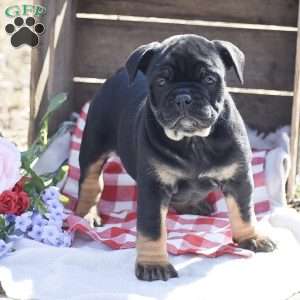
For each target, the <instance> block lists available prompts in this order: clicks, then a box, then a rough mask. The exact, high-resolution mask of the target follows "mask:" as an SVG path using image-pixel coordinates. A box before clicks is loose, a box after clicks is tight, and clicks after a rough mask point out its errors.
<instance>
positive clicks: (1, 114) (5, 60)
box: [0, 0, 32, 150]
mask: <svg viewBox="0 0 300 300" xmlns="http://www.w3.org/2000/svg"><path fill="white" fill-rule="evenodd" d="M31 2H32V1H26V3H27V4H30V3H31ZM15 4H16V1H15V0H1V1H0V13H1V18H0V28H1V30H0V99H1V105H0V132H1V134H2V135H3V136H5V137H6V138H8V139H9V140H11V141H13V142H14V143H16V144H17V145H18V146H19V148H20V149H21V150H24V149H26V146H27V131H28V124H29V84H30V52H31V48H30V47H29V46H27V45H25V46H24V45H23V46H21V47H19V48H14V47H12V46H11V44H10V37H9V35H8V34H7V33H6V32H5V30H4V27H5V25H6V24H7V23H10V22H11V18H8V17H6V16H5V14H4V10H5V9H6V8H7V7H8V6H10V5H15Z"/></svg>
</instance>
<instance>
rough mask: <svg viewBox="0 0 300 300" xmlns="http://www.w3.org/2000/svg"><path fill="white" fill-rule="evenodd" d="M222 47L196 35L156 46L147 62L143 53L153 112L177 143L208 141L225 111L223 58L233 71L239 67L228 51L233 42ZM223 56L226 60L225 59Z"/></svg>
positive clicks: (149, 54)
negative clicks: (197, 139) (196, 138)
mask: <svg viewBox="0 0 300 300" xmlns="http://www.w3.org/2000/svg"><path fill="white" fill-rule="evenodd" d="M218 43H219V41H215V43H214V42H211V41H209V40H207V39H205V38H202V37H199V36H194V35H188V36H175V37H172V38H169V39H167V40H165V41H163V42H162V43H155V45H153V44H154V43H152V44H151V48H153V47H154V48H155V50H151V51H148V53H147V55H148V57H147V55H145V54H143V56H144V57H143V64H144V67H143V64H141V63H140V62H139V68H140V70H142V71H143V72H144V74H145V75H146V78H147V81H148V84H149V91H150V97H149V102H150V107H151V109H152V111H153V113H154V116H155V118H156V120H157V121H158V123H159V124H160V125H161V126H162V128H163V129H164V132H165V134H166V135H167V136H168V137H169V138H170V139H172V140H176V141H179V140H181V139H182V138H184V137H191V136H200V137H207V136H208V135H209V134H210V132H211V129H212V127H213V125H214V124H215V123H216V121H217V120H218V117H219V115H220V113H221V112H222V109H223V105H224V88H225V80H224V77H225V66H226V63H224V58H225V59H228V61H229V63H228V65H229V66H230V64H231V66H232V65H233V64H234V63H233V60H232V56H231V54H229V52H228V51H227V48H224V46H223V44H224V43H228V42H223V44H222V46H221V51H220V50H219V49H218V48H217V46H216V45H219V44H218ZM229 44H230V45H229V47H233V50H232V52H231V53H233V55H235V53H234V51H236V53H237V55H239V56H240V58H241V60H243V54H242V52H240V50H239V49H238V48H237V47H235V46H234V45H233V44H231V43H229ZM225 46H226V47H227V46H228V45H227V44H225ZM222 51H223V52H222ZM144 53H146V52H144ZM153 53H154V54H153ZM220 53H221V54H220ZM222 53H223V54H224V57H221V56H222V55H223V54H222ZM147 60H148V61H149V60H150V62H147ZM242 63H243V62H242ZM130 64H132V62H130V63H129V64H128V65H129V74H130V73H133V74H134V72H130ZM133 65H134V64H133ZM141 65H142V67H141ZM231 66H230V67H231ZM242 67H243V66H242V64H241V68H240V67H239V66H238V67H237V68H236V70H238V71H237V73H238V75H239V76H240V79H241V81H242V78H241V77H242V75H241V74H242V71H240V69H241V70H242ZM143 68H144V69H143Z"/></svg>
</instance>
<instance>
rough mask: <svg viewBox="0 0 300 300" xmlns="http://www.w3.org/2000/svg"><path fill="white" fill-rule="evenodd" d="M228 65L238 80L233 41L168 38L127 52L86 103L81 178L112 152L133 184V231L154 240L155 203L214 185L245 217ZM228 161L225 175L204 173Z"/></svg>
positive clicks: (247, 184)
mask: <svg viewBox="0 0 300 300" xmlns="http://www.w3.org/2000/svg"><path fill="white" fill-rule="evenodd" d="M231 67H233V68H234V69H235V71H236V73H237V76H238V77H239V79H240V80H241V81H243V68H244V55H243V53H242V52H241V51H240V50H239V49H238V48H237V47H236V46H234V45H233V44H231V43H229V42H224V41H209V40H207V39H205V38H203V37H200V36H196V35H180V36H175V37H171V38H169V39H167V40H165V41H163V42H161V43H159V42H155V43H151V44H148V45H144V46H141V47H140V48H138V49H137V50H135V51H134V52H133V53H132V55H131V56H130V57H129V59H128V61H127V64H126V68H122V69H120V70H119V71H118V72H117V73H116V74H115V75H114V76H113V77H112V78H110V79H109V80H107V81H106V83H105V84H104V86H103V87H102V89H101V90H99V92H98V93H97V95H96V97H95V99H94V100H93V101H92V103H91V106H90V109H89V113H88V118H87V124H86V128H85V130H84V134H83V140H82V146H81V151H80V168H81V174H82V176H81V182H82V180H83V179H84V176H85V173H86V170H87V168H88V166H89V165H90V164H91V163H93V162H94V161H95V160H97V159H98V158H99V157H100V156H101V155H105V154H106V153H109V152H111V151H115V152H116V153H117V154H118V155H119V156H120V157H121V160H122V162H123V164H124V166H125V168H126V170H127V171H128V173H129V174H130V175H131V176H132V177H133V178H134V179H135V180H136V181H137V184H138V221H137V228H138V231H139V232H141V233H143V235H145V236H148V237H150V238H152V239H157V238H159V236H160V224H161V223H160V221H161V220H160V207H161V206H168V205H169V204H170V203H172V202H178V201H181V200H184V201H192V202H194V201H197V200H200V199H202V198H203V197H204V196H205V195H207V193H208V192H209V191H211V190H212V189H215V188H216V187H220V188H221V189H222V190H223V192H224V193H225V194H231V195H232V196H233V197H234V198H235V199H236V200H237V203H238V205H239V207H240V211H241V213H242V218H243V219H244V221H249V220H250V198H251V193H252V189H253V182H252V177H251V176H250V175H249V174H250V170H249V166H250V146H249V142H248V139H247V135H246V130H245V126H244V123H243V121H242V119H241V117H240V114H239V112H238V111H237V109H236V106H235V104H234V102H233V100H232V98H231V96H230V95H229V93H228V92H227V90H226V83H225V73H226V69H228V68H231ZM208 127H210V128H211V131H210V133H209V135H208V136H205V134H204V133H203V132H204V131H203V130H205V129H206V128H208ZM166 130H169V131H170V132H171V135H172V136H173V138H170V136H167V134H166ZM170 132H169V133H170ZM201 135H204V136H201ZM172 136H171V137H172ZM234 163H236V164H237V165H238V168H237V170H236V172H235V173H234V174H233V176H232V177H231V178H228V179H226V180H217V179H216V178H212V177H209V176H206V175H205V174H207V173H209V172H211V171H212V170H216V169H218V168H221V167H222V168H226V167H229V166H231V165H232V164H234ZM157 165H159V167H160V168H162V169H163V170H171V171H172V172H173V171H174V172H173V173H174V174H177V175H176V176H175V177H176V179H175V181H174V182H173V183H164V182H162V180H161V179H160V178H159V176H158V175H157ZM199 174H204V175H203V176H200V178H199Z"/></svg>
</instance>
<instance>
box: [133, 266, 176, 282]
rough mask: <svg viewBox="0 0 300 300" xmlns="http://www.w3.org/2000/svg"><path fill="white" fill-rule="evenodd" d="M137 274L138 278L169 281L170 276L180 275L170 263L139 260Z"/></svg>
mask: <svg viewBox="0 0 300 300" xmlns="http://www.w3.org/2000/svg"><path fill="white" fill-rule="evenodd" d="M135 275H136V277H137V278H138V279H140V280H145V281H154V280H163V281H167V280H168V279H170V278H174V277H178V274H177V271H176V270H175V268H174V267H173V266H172V265H171V264H170V263H166V264H163V265H160V264H147V263H140V262H137V263H136V265H135Z"/></svg>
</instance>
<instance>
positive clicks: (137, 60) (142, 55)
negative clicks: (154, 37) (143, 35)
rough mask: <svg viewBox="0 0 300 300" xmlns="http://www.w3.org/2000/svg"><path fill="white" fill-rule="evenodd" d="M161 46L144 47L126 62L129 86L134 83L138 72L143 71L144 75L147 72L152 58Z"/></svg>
mask: <svg viewBox="0 0 300 300" xmlns="http://www.w3.org/2000/svg"><path fill="white" fill-rule="evenodd" d="M160 45H161V44H160V43H159V42H153V43H150V44H146V45H142V46H140V47H138V48H137V49H135V50H134V51H133V52H132V53H131V54H130V56H129V57H128V59H127V62H126V70H127V73H128V77H129V84H131V83H132V82H133V81H134V79H135V76H136V74H137V72H138V70H141V71H142V72H143V73H145V72H146V69H147V67H148V65H149V63H150V61H151V58H152V57H153V55H154V54H155V53H156V52H157V51H158V49H159V48H160Z"/></svg>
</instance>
